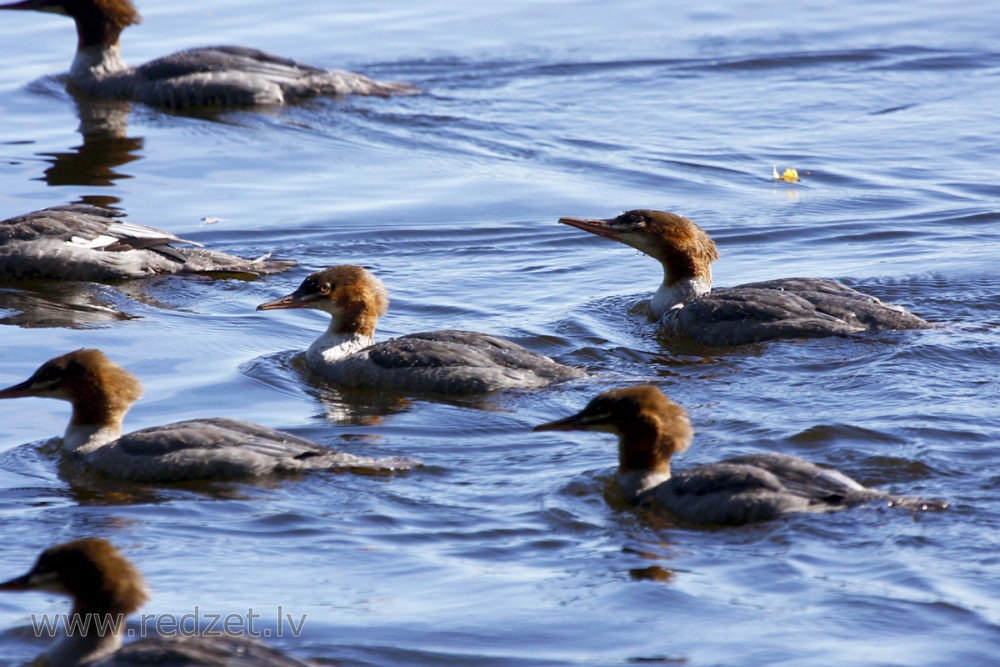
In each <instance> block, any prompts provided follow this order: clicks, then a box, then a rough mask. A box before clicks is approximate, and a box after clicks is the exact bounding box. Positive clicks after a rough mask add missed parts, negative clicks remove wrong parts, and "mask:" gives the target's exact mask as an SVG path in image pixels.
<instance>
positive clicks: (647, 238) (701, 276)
mask: <svg viewBox="0 0 1000 667" xmlns="http://www.w3.org/2000/svg"><path fill="white" fill-rule="evenodd" d="M559 222H561V223H563V224H565V225H569V226H571V227H576V228H577V229H582V230H583V231H585V232H590V233H591V234H596V235H597V236H600V237H603V238H607V239H613V240H615V241H618V242H619V243H624V244H625V245H629V246H632V247H633V248H635V249H637V250H639V251H641V252H643V253H645V254H647V255H649V256H650V257H652V258H653V259H655V260H657V261H658V262H660V264H662V265H663V283H662V284H661V285H660V287H659V289H657V290H656V293H655V294H653V298H652V299H651V300H650V303H649V308H650V314H651V315H652V316H653V317H654V318H656V319H657V320H661V321H662V323H663V325H664V328H665V331H666V332H667V333H668V334H670V335H675V336H681V337H686V338H689V339H691V340H693V341H695V342H697V343H701V344H704V345H742V344H744V343H758V342H762V341H767V340H774V339H778V338H814V337H820V336H833V335H844V334H853V333H859V332H861V331H877V330H880V329H928V328H931V327H932V325H931V324H929V323H927V322H925V321H924V320H922V319H920V318H919V317H917V316H915V315H911V314H910V313H908V312H906V311H905V310H903V309H902V308H900V307H898V306H894V305H891V304H887V303H882V302H881V301H879V300H878V299H876V298H875V297H873V296H868V295H867V294H862V293H861V292H858V291H857V290H853V289H851V288H850V287H847V286H846V285H842V284H840V283H838V282H835V281H832V280H822V279H818V278H785V279H780V280H767V281H763V282H758V283H749V284H746V285H739V286H737V287H729V288H724V289H716V290H713V289H712V262H714V261H715V260H717V259H718V258H719V253H718V251H717V250H716V248H715V243H714V242H713V241H712V239H711V238H709V236H708V234H706V233H705V230H703V229H702V228H701V227H699V226H698V225H696V224H695V223H693V222H691V221H690V220H688V219H687V218H683V217H681V216H679V215H675V214H673V213H667V212H665V211H650V210H635V211H626V212H624V213H622V214H621V215H619V216H618V217H616V218H611V219H606V220H592V219H584V218H560V219H559Z"/></svg>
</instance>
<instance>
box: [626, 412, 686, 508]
mask: <svg viewBox="0 0 1000 667" xmlns="http://www.w3.org/2000/svg"><path fill="white" fill-rule="evenodd" d="M674 451H676V446H675V443H674V442H673V439H672V438H670V437H669V434H666V433H663V432H662V430H661V428H660V425H659V422H658V421H656V420H649V419H644V418H643V416H642V415H639V416H638V417H637V418H635V419H633V420H631V421H630V422H629V423H628V425H627V426H625V427H624V428H621V431H620V434H619V436H618V483H619V484H620V485H621V488H622V491H624V493H625V495H626V496H628V497H629V498H630V499H632V500H636V499H637V498H638V497H639V496H640V495H641V494H642V493H644V492H646V491H648V490H649V489H651V488H653V487H654V486H657V485H659V484H662V483H663V482H665V481H666V480H668V479H670V457H671V455H672V454H673V453H674Z"/></svg>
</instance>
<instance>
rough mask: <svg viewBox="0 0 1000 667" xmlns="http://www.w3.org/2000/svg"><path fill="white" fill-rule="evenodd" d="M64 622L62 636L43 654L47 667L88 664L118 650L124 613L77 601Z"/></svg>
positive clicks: (120, 642) (72, 666)
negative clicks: (63, 634)
mask: <svg viewBox="0 0 1000 667" xmlns="http://www.w3.org/2000/svg"><path fill="white" fill-rule="evenodd" d="M65 622H66V625H65V627H63V629H62V631H63V632H64V633H65V636H64V637H62V639H60V640H59V641H58V642H56V644H55V645H54V646H52V648H50V649H49V650H48V651H47V652H46V654H45V657H46V663H45V664H46V665H48V666H49V667H76V666H77V665H84V664H90V663H91V662H92V661H94V660H98V659H100V658H105V657H107V656H109V655H111V654H112V653H114V652H115V651H117V650H118V649H119V648H121V645H122V638H121V631H122V626H124V624H125V614H124V613H122V612H121V611H120V610H118V609H111V608H107V606H106V605H104V606H91V605H86V604H81V603H79V602H78V603H77V604H75V605H74V606H73V611H72V613H71V614H70V615H69V617H68V618H66V619H65Z"/></svg>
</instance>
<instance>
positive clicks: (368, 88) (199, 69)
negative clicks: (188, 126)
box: [0, 0, 416, 109]
mask: <svg viewBox="0 0 1000 667" xmlns="http://www.w3.org/2000/svg"><path fill="white" fill-rule="evenodd" d="M0 9H22V10H23V9H27V10H36V11H41V12H51V13H55V14H63V15H66V16H69V17H71V18H72V19H73V20H74V21H75V22H76V31H77V50H76V56H75V57H74V59H73V64H72V66H71V67H70V71H69V80H70V82H71V83H72V84H73V86H75V87H76V88H77V89H79V90H80V91H82V92H84V93H86V94H88V95H92V96H94V97H101V98H107V99H121V100H134V101H137V102H143V103H145V104H149V105H151V106H156V107H165V108H169V109H186V108H192V107H247V106H258V105H281V104H286V103H290V102H295V101H298V100H302V99H306V98H310V97H315V96H317V95H348V94H352V95H379V96H387V95H394V94H411V93H413V92H415V90H416V89H415V88H414V87H413V86H411V85H409V84H405V83H391V82H379V81H375V80H373V79H370V78H368V77H366V76H363V75H360V74H355V73H353V72H348V71H346V70H324V69H320V68H318V67H312V66H310V65H303V64H301V63H298V62H295V61H294V60H290V59H288V58H282V57H280V56H275V55H272V54H270V53H266V52H264V51H259V50H257V49H249V48H243V47H237V46H212V47H205V48H195V49H187V50H184V51H179V52H177V53H174V54H171V55H169V56H165V57H163V58H158V59H156V60H153V61H151V62H148V63H146V64H145V65H141V66H139V67H129V66H128V65H126V64H125V61H124V60H122V56H121V47H120V37H121V33H122V31H123V30H124V29H125V28H127V27H128V26H130V25H135V24H136V23H139V21H140V17H139V12H138V11H137V10H136V8H135V6H134V5H133V4H132V2H131V0H23V1H22V2H14V3H10V4H6V5H0Z"/></svg>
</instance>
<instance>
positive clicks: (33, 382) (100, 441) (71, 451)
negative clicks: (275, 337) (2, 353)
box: [0, 350, 415, 483]
mask: <svg viewBox="0 0 1000 667" xmlns="http://www.w3.org/2000/svg"><path fill="white" fill-rule="evenodd" d="M141 393H142V385H141V384H139V380H137V379H136V378H135V376H133V375H132V374H131V373H129V372H128V371H126V370H125V369H124V368H122V367H121V366H118V365H116V364H115V363H113V362H112V361H111V360H110V359H108V358H107V357H106V356H104V353H103V352H101V351H100V350H76V351H75V352H70V353H69V354H64V355H62V356H61V357H56V358H55V359H50V360H49V361H47V362H45V363H44V364H42V365H41V366H40V367H39V368H38V370H36V371H35V372H34V374H33V375H32V376H31V377H30V378H28V379H27V380H25V381H24V382H22V383H20V384H16V385H14V386H12V387H7V388H6V389H2V390H0V399H4V398H22V397H27V396H38V397H42V398H58V399H60V400H64V401H69V402H70V403H72V404H73V416H72V418H71V419H70V422H69V426H68V427H67V428H66V433H65V434H64V435H63V439H62V446H61V450H60V451H61V452H63V453H64V454H66V455H67V456H69V457H70V460H71V461H73V462H76V463H80V464H82V465H83V466H84V467H85V468H87V469H89V470H91V471H96V472H98V473H100V474H101V475H104V476H105V477H107V478H110V479H115V480H122V481H130V482H160V483H168V482H185V481H192V480H235V479H247V478H252V477H259V476H263V475H271V474H289V473H298V472H304V471H308V470H333V469H349V468H365V469H372V468H380V469H389V470H392V469H402V468H407V467H410V466H412V465H414V464H415V462H414V461H411V460H407V459H399V458H370V457H364V456H356V455H354V454H347V453H343V452H335V451H333V450H331V449H329V448H328V447H324V446H322V445H319V444H316V443H315V442H312V441H311V440H306V439H304V438H299V437H297V436H294V435H292V434H290V433H285V432H283V431H276V430H274V429H272V428H267V427H266V426H260V425H258V424H253V423H250V422H243V421H237V420H235V419H223V418H208V419H191V420H188V421H182V422H176V423H173V424H166V425H164V426H153V427H151V428H145V429H142V430H139V431H133V432H132V433H128V434H126V435H121V431H122V420H123V419H124V418H125V413H126V412H128V409H129V408H130V407H131V406H132V404H133V403H135V401H136V400H137V399H138V398H139V396H140V394H141Z"/></svg>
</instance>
